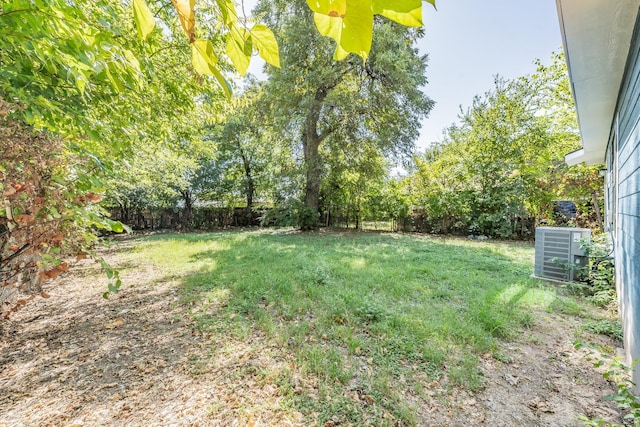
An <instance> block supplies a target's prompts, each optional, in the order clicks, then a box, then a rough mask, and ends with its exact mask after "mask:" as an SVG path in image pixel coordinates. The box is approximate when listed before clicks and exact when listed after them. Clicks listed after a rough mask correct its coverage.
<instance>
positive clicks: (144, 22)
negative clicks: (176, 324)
mask: <svg viewBox="0 0 640 427" xmlns="http://www.w3.org/2000/svg"><path fill="white" fill-rule="evenodd" d="M133 17H134V19H135V20H136V28H137V29H138V36H140V38H141V39H142V40H146V38H147V36H148V35H149V34H150V33H151V31H153V29H154V28H155V26H156V21H155V19H154V17H153V13H152V12H151V10H150V9H149V6H147V3H146V2H145V1H144V0H133Z"/></svg>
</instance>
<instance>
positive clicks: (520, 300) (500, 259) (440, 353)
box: [153, 232, 557, 424]
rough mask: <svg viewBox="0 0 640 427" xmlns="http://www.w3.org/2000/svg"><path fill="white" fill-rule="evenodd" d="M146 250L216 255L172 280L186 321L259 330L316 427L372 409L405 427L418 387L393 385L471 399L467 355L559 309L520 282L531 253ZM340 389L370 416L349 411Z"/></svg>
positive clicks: (393, 237)
mask: <svg viewBox="0 0 640 427" xmlns="http://www.w3.org/2000/svg"><path fill="white" fill-rule="evenodd" d="M153 239H158V240H162V239H173V240H174V241H179V242H184V244H185V245H190V244H194V243H196V242H206V241H208V240H214V241H218V242H221V241H222V242H224V245H223V246H224V249H220V248H219V247H218V248H217V249H215V250H206V249H203V250H201V251H196V252H195V253H193V254H192V255H190V256H189V262H199V263H201V266H200V268H199V270H198V271H196V272H193V273H191V274H189V275H187V276H185V277H184V278H183V287H182V294H181V299H182V301H183V302H184V303H188V304H192V305H196V306H198V307H201V306H204V307H205V308H204V309H199V310H198V312H195V313H193V318H194V319H195V320H196V322H197V325H198V327H199V328H200V329H201V330H202V331H205V332H210V333H216V334H229V335H230V336H233V337H234V338H235V339H243V337H248V336H249V335H250V334H251V331H252V330H254V329H256V328H257V329H259V330H261V331H262V332H263V333H264V334H265V335H266V337H267V338H268V339H269V340H271V341H273V342H274V343H275V344H276V345H277V346H278V347H279V348H281V349H282V351H283V352H286V353H288V354H291V355H293V356H294V357H295V362H296V363H295V366H294V367H293V368H292V371H291V372H289V373H285V374H283V375H284V377H283V378H284V379H282V381H281V384H280V385H281V386H282V393H283V395H284V396H286V397H287V402H289V404H290V405H291V407H292V408H294V409H295V410H299V411H301V412H303V413H305V414H316V416H317V417H318V421H319V422H324V421H326V420H329V419H330V417H335V416H336V413H337V414H338V415H339V416H340V417H343V419H344V420H346V421H348V422H352V423H360V422H363V420H365V419H370V418H367V417H373V419H376V418H375V417H376V416H378V415H380V414H378V413H377V412H376V411H379V410H382V411H387V412H389V413H391V414H393V416H394V417H395V418H396V419H399V420H403V422H404V423H407V424H413V423H415V420H414V418H413V417H414V415H412V414H413V413H414V412H413V411H412V408H411V404H410V403H409V402H408V400H407V399H406V396H407V393H408V394H411V393H418V392H419V390H418V389H417V386H416V385H415V384H413V383H415V382H417V381H407V382H405V383H399V382H398V381H399V380H400V379H402V378H407V377H410V378H423V379H424V380H425V381H428V380H438V379H440V380H444V381H446V382H447V383H448V385H447V386H449V387H451V386H456V385H458V386H463V387H466V388H469V389H471V390H474V389H477V388H479V387H481V386H482V381H483V380H482V377H481V373H480V371H479V370H478V369H477V360H478V356H479V355H481V354H484V353H486V352H493V351H497V349H498V345H499V341H500V340H501V339H510V338H512V337H515V336H516V335H517V334H519V332H520V331H522V329H523V328H526V327H528V326H530V325H531V323H532V317H533V314H532V313H533V307H536V308H545V309H551V308H552V307H553V305H554V304H557V301H556V300H557V297H556V295H555V293H554V292H553V291H552V290H549V289H547V288H545V287H544V286H543V285H542V284H541V282H540V281H538V280H535V279H532V278H530V277H529V276H530V274H531V269H532V265H531V262H530V261H529V260H530V259H531V258H532V253H531V252H532V249H531V248H530V247H528V246H524V247H523V246H522V245H509V244H498V245H496V244H489V243H478V242H466V241H464V240H450V241H442V240H440V239H438V240H436V239H427V238H423V237H420V238H416V237H413V236H407V235H397V234H380V233H318V234H303V233H286V234H282V233H277V232H275V233H274V232H249V233H247V232H244V233H242V232H240V233H238V232H235V233H233V232H232V233H212V234H205V235H178V236H175V235H174V236H170V237H161V236H156V237H154V238H153ZM527 251H529V252H527ZM511 252H518V253H517V254H516V255H517V256H514V255H513V254H512V253H511ZM527 254H528V255H527ZM296 375H300V376H302V377H305V376H310V377H312V378H314V380H313V381H312V383H313V384H315V388H316V393H315V394H312V395H311V397H310V395H309V394H304V393H302V394H301V393H300V392H299V390H298V387H297V386H296V385H295V381H293V382H292V381H290V379H291V378H292V377H295V376H296ZM287 378H288V379H287ZM348 390H362V393H365V395H366V396H370V398H371V399H372V400H373V401H375V402H380V404H379V405H367V404H364V405H363V404H362V401H358V399H355V400H356V401H355V402H354V399H353V398H349V397H345V393H347V391H348ZM347 394H348V393H347ZM336 401H337V402H340V404H339V405H336V404H335V402H336ZM366 401H368V400H367V399H365V402H366ZM332 402H333V403H332ZM376 408H378V409H376ZM336 411H337V412H336ZM376 414H377V415H376ZM341 419H342V418H341ZM323 420H324V421H323Z"/></svg>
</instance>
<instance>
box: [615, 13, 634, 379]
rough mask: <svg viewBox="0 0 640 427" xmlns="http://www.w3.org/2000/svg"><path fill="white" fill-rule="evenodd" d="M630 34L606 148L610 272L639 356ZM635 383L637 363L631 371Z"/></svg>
mask: <svg viewBox="0 0 640 427" xmlns="http://www.w3.org/2000/svg"><path fill="white" fill-rule="evenodd" d="M639 22H640V21H639V20H638V19H636V26H635V30H634V35H633V38H632V42H631V46H630V50H629V56H628V59H627V65H626V70H625V75H624V78H623V81H622V85H621V88H620V93H619V98H618V105H617V107H616V115H615V117H614V123H613V130H612V135H611V139H610V142H609V147H608V152H607V163H608V165H607V166H608V169H609V173H608V180H609V183H608V188H607V190H608V196H609V199H610V203H609V209H610V211H612V212H610V214H611V216H610V218H611V219H612V221H613V223H612V224H611V231H612V237H613V240H614V248H615V261H616V276H617V277H616V278H617V284H618V297H619V301H620V312H621V316H622V321H623V325H624V336H625V352H626V354H627V358H628V361H629V362H631V361H633V360H636V359H640V60H639V59H640V36H639ZM634 381H635V382H636V384H639V385H640V365H639V366H638V369H636V371H635V372H634Z"/></svg>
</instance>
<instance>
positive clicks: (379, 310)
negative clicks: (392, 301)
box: [355, 301, 388, 323]
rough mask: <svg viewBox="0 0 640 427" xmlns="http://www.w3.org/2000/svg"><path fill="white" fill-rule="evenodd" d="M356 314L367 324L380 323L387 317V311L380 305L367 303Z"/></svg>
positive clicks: (357, 309)
mask: <svg viewBox="0 0 640 427" xmlns="http://www.w3.org/2000/svg"><path fill="white" fill-rule="evenodd" d="M355 314H356V316H358V317H359V318H360V319H361V320H363V321H364V322H365V323H374V322H379V321H380V320H382V319H384V318H385V317H387V315H388V313H387V311H386V310H385V309H384V308H383V307H381V306H380V305H378V304H376V303H373V302H370V301H366V302H365V303H364V304H363V305H360V306H358V308H356V309H355Z"/></svg>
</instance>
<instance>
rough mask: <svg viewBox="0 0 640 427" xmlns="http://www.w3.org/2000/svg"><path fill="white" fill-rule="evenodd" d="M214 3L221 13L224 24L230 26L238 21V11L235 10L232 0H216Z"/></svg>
mask: <svg viewBox="0 0 640 427" xmlns="http://www.w3.org/2000/svg"><path fill="white" fill-rule="evenodd" d="M216 3H217V4H218V8H219V9H220V13H221V14H222V21H223V22H224V25H226V26H227V27H229V28H231V26H232V25H233V24H234V23H236V22H238V13H237V12H236V6H235V5H234V4H233V0H216Z"/></svg>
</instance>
